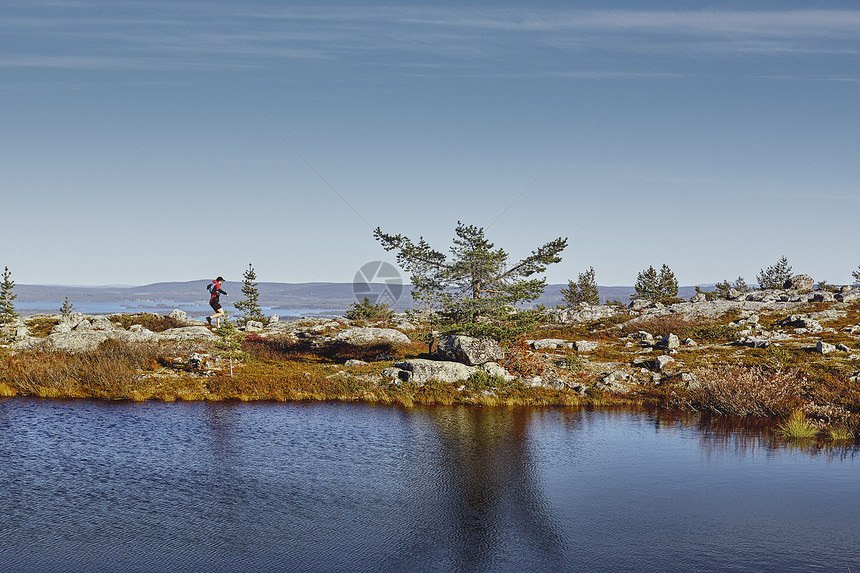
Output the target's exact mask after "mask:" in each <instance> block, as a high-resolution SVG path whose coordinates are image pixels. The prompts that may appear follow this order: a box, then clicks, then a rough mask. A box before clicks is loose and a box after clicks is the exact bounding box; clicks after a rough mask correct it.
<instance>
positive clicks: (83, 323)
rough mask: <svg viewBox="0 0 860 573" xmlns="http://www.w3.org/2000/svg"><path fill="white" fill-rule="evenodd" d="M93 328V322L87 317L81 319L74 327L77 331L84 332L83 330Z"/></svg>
mask: <svg viewBox="0 0 860 573" xmlns="http://www.w3.org/2000/svg"><path fill="white" fill-rule="evenodd" d="M92 329H93V325H92V323H91V322H90V321H89V320H86V319H84V320H82V321H80V322H79V323H77V324H76V325H75V326H74V327H73V328H72V330H74V331H75V332H83V331H85V330H92Z"/></svg>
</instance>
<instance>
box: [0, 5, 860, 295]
mask: <svg viewBox="0 0 860 573" xmlns="http://www.w3.org/2000/svg"><path fill="white" fill-rule="evenodd" d="M858 96H860V9H858V7H857V5H856V3H854V2H848V1H820V2H814V3H810V2H800V1H797V0H786V1H782V2H774V1H764V0H752V1H749V2H706V3H690V2H672V1H642V2H621V3H614V4H613V7H612V8H606V7H605V3H598V2H594V1H588V2H557V1H543V2H530V3H526V2H522V1H520V2H513V1H507V0H506V1H495V2H489V1H466V2H447V1H430V2H393V1H390V0H384V1H382V2H375V3H361V4H356V3H352V2H350V3H347V2H328V1H324V2H274V1H271V0H250V1H249V2H244V3H242V4H236V3H235V2H227V1H225V0H208V1H206V2H190V1H188V0H162V1H156V2H135V1H131V0H117V1H110V2H108V1H107V0H91V1H85V2H67V3H58V2H50V1H43V0H28V1H24V0H10V1H7V2H4V10H3V12H2V14H0V106H2V110H3V111H2V112H0V115H2V118H3V134H4V137H3V138H2V140H0V158H2V159H0V190H2V195H0V197H2V212H3V215H4V216H3V223H2V229H3V235H4V240H2V241H0V268H2V267H3V266H8V267H9V269H10V270H11V271H12V273H13V279H14V280H15V281H16V282H17V283H19V284H75V285H105V284H111V285H116V284H127V285H145V284H150V283H156V282H167V281H187V280H193V279H197V278H199V277H208V276H215V275H219V274H220V275H223V276H224V277H226V278H228V279H229V280H241V275H242V272H243V271H244V270H245V269H246V268H247V265H248V263H253V264H254V267H255V269H256V271H257V277H258V279H259V280H260V281H269V282H287V283H301V282H313V281H323V282H350V281H352V279H353V276H354V275H355V273H356V271H357V270H358V269H359V267H360V266H361V265H362V264H364V263H366V262H368V261H373V260H386V261H389V262H394V259H393V257H392V256H391V254H390V253H386V252H385V251H383V250H382V248H381V247H380V246H379V244H378V243H377V242H376V241H375V240H374V239H373V236H372V229H373V228H375V227H377V226H380V227H381V228H382V229H383V230H384V231H386V232H390V233H403V234H406V235H407V236H410V237H413V238H417V237H418V236H424V237H425V238H426V239H427V240H428V241H429V242H430V243H431V244H432V245H433V246H434V247H436V248H438V249H447V248H448V247H449V246H450V244H451V238H452V236H453V234H454V228H455V226H456V224H457V221H458V220H460V221H463V222H464V223H467V224H474V225H478V226H483V227H485V228H486V233H487V236H488V238H489V239H490V240H492V241H494V242H495V243H496V246H499V247H503V248H505V250H507V251H508V252H509V253H510V254H511V257H512V258H517V259H518V258H521V257H523V256H526V255H527V254H528V253H529V252H530V251H531V250H533V249H535V248H537V247H538V246H540V245H542V244H544V243H546V242H548V241H550V240H552V239H554V238H555V237H558V236H566V237H568V238H569V246H568V248H567V250H566V251H565V252H564V253H563V259H564V260H563V262H562V263H561V264H559V265H554V266H552V267H550V268H549V270H548V272H547V279H548V282H550V283H564V282H566V281H567V280H568V279H575V278H576V276H577V274H578V273H579V272H582V271H584V270H586V269H587V268H588V267H589V266H593V267H594V268H595V270H596V273H597V282H598V283H599V284H601V285H630V284H633V283H634V282H635V278H636V274H637V273H638V272H639V271H641V270H642V269H644V268H647V267H648V266H649V265H654V266H655V267H658V268H659V266H660V265H662V264H663V263H666V264H668V265H669V266H670V267H671V268H672V270H673V271H674V272H675V274H676V276H677V278H678V280H679V282H680V283H681V284H683V285H692V284H700V283H713V282H716V281H719V280H723V279H729V280H734V279H735V278H737V277H738V276H739V275H742V276H743V277H744V278H745V279H746V280H747V282H748V283H752V282H754V281H755V275H756V273H757V272H758V271H759V270H760V269H762V268H764V267H766V266H768V265H771V264H773V263H775V262H776V260H777V259H778V258H779V257H780V256H781V255H785V256H787V257H788V259H789V261H790V263H791V264H792V266H793V268H794V270H795V272H804V273H807V274H810V275H812V276H813V277H814V278H815V279H817V280H827V281H828V282H830V283H837V284H840V283H842V284H844V283H849V282H851V271H853V270H856V269H857V266H858V264H860V253H858V252H857V249H856V247H855V246H854V245H855V244H856V229H857V220H856V219H857V212H858V210H859V209H858V208H860V189H858V181H860V162H858V161H857V158H858V157H860V107H858V106H857V102H858V101H860V97H858Z"/></svg>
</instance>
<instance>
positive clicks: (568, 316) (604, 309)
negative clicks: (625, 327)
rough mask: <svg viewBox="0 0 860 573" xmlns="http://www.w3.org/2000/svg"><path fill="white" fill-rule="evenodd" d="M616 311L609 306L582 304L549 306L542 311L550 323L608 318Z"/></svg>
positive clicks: (571, 322)
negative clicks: (567, 306)
mask: <svg viewBox="0 0 860 573" xmlns="http://www.w3.org/2000/svg"><path fill="white" fill-rule="evenodd" d="M616 313H617V311H616V309H615V308H613V307H611V306H604V305H596V306H588V305H583V306H579V307H573V308H551V309H548V310H547V311H546V312H545V313H544V316H545V317H546V320H547V322H549V323H551V324H579V323H583V322H594V321H596V320H600V319H603V318H609V317H610V316H615V314H616Z"/></svg>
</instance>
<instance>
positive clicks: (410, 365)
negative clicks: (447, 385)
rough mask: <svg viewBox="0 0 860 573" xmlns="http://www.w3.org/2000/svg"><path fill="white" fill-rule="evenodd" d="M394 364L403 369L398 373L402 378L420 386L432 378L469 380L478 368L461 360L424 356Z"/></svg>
mask: <svg viewBox="0 0 860 573" xmlns="http://www.w3.org/2000/svg"><path fill="white" fill-rule="evenodd" d="M394 366H396V367H397V368H399V369H400V370H401V372H400V373H399V374H398V378H399V379H400V380H403V381H404V382H412V383H413V384H417V385H419V386H420V385H422V384H425V383H426V382H428V381H430V380H438V381H439V382H457V381H460V380H467V379H468V378H469V376H471V375H472V374H474V373H475V371H476V370H477V368H476V367H474V366H466V365H465V364H461V363H459V362H449V361H444V360H426V359H424V358H412V359H410V360H404V361H403V362H397V363H396V364H395V365H394ZM404 373H406V374H404Z"/></svg>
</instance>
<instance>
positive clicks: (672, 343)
mask: <svg viewBox="0 0 860 573" xmlns="http://www.w3.org/2000/svg"><path fill="white" fill-rule="evenodd" d="M657 347H658V348H665V349H667V350H674V349H676V348H680V347H681V341H680V340H679V339H678V335H677V334H667V335H666V336H664V337H663V338H661V339H660V342H658V343H657Z"/></svg>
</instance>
